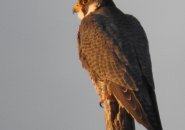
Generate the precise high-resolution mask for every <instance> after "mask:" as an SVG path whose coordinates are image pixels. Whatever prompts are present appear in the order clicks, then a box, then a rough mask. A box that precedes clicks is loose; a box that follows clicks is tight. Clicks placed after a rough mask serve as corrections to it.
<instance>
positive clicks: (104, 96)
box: [99, 82, 111, 107]
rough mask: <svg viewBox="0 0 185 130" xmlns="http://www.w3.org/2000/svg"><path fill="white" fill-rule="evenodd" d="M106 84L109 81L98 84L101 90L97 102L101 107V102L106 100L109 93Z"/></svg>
mask: <svg viewBox="0 0 185 130" xmlns="http://www.w3.org/2000/svg"><path fill="white" fill-rule="evenodd" d="M108 86H109V82H106V83H102V84H101V86H100V87H101V92H100V101H99V103H100V106H101V107H102V104H104V102H105V101H106V100H108V99H109V97H110V95H111V94H110V93H109V90H108Z"/></svg>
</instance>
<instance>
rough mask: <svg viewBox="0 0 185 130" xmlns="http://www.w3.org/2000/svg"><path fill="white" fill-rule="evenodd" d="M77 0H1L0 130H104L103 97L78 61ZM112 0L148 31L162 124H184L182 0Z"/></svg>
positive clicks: (180, 127)
mask: <svg viewBox="0 0 185 130" xmlns="http://www.w3.org/2000/svg"><path fill="white" fill-rule="evenodd" d="M74 3H75V0H66V1H65V0H0V130H105V128H104V118H103V110H102V109H101V108H100V107H99V105H98V97H97V96H96V93H95V90H94V87H93V86H92V84H91V81H90V79H89V78H88V76H87V73H86V72H85V71H84V70H83V69H82V67H81V64H80V62H79V60H78V52H77V42H76V33H77V30H78V25H79V22H80V21H79V20H78V19H77V17H76V16H75V15H73V14H72V7H73V4H74ZM115 3H116V5H117V6H118V7H119V8H120V9H121V10H122V11H124V12H126V13H130V14H133V15H134V16H136V17H137V18H138V19H139V21H140V22H141V23H142V25H143V27H144V28H145V30H146V33H147V35H148V39H149V41H150V52H151V57H152V63H153V72H154V78H155V84H156V93H157V98H158V104H159V109H160V114H161V119H162V123H163V127H164V130H174V129H176V130H184V129H185V123H184V121H185V112H184V111H185V8H184V5H185V2H184V0H175V1H173V0H162V1H161V0H155V1H149V0H115ZM137 127H138V130H144V128H143V127H141V126H137Z"/></svg>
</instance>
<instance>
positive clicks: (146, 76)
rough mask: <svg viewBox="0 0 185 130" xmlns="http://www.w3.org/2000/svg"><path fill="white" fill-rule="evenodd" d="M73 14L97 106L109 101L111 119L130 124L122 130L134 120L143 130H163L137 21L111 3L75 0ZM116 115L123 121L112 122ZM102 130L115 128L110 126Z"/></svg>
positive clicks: (145, 44) (110, 0)
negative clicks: (77, 25)
mask: <svg viewBox="0 0 185 130" xmlns="http://www.w3.org/2000/svg"><path fill="white" fill-rule="evenodd" d="M73 11H74V13H77V14H78V16H79V18H80V19H81V24H80V27H79V32H78V49H79V57H80V61H81V63H82V66H83V68H85V69H86V70H87V72H88V74H89V76H90V77H91V79H92V82H93V84H94V86H95V89H96V92H97V94H98V95H99V96H100V104H104V105H106V104H105V102H106V101H107V100H109V103H110V105H111V107H113V108H114V109H113V110H110V114H112V115H115V116H111V120H113V121H115V122H116V123H115V124H119V123H121V124H122V125H125V126H127V125H128V126H129V124H130V128H129V127H125V129H126V128H127V129H126V130H131V129H135V128H134V126H133V121H134V120H136V121H137V122H139V123H140V124H142V125H143V126H144V127H145V128H146V129H148V130H162V125H161V121H160V116H159V111H158V105H157V101H156V95H155V86H154V81H153V75H152V66H151V60H150V53H149V45H148V40H147V37H146V34H145V31H144V29H143V28H142V26H141V24H140V22H139V21H138V20H137V19H136V18H135V17H134V16H132V15H128V14H125V13H123V12H122V11H120V10H119V9H118V8H117V7H116V5H115V4H114V2H113V0H78V1H77V3H76V4H75V5H74V7H73ZM105 108H106V107H105ZM120 115H121V116H123V118H122V119H123V120H122V121H120V120H117V116H120ZM131 127H132V128H131ZM120 128H121V127H120ZM107 130H120V129H119V128H116V127H115V128H114V127H113V126H110V127H108V128H107Z"/></svg>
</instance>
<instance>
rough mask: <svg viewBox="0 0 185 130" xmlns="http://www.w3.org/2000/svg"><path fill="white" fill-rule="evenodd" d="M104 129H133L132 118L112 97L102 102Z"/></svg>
mask: <svg viewBox="0 0 185 130" xmlns="http://www.w3.org/2000/svg"><path fill="white" fill-rule="evenodd" d="M104 114H105V125H106V130H135V124H134V120H133V118H132V117H131V116H130V115H129V114H128V113H127V112H126V110H125V109H124V108H121V107H120V106H119V105H118V103H117V101H116V100H115V99H114V98H110V99H107V100H106V101H105V102H104Z"/></svg>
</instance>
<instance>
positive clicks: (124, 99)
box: [109, 84, 153, 130]
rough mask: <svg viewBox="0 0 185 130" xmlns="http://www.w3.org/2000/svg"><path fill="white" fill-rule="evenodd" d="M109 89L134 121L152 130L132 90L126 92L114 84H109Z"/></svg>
mask: <svg viewBox="0 0 185 130" xmlns="http://www.w3.org/2000/svg"><path fill="white" fill-rule="evenodd" d="M109 89H110V91H111V92H112V95H113V96H114V97H115V98H116V100H117V101H118V103H119V105H120V106H121V107H122V108H125V110H126V111H127V112H128V113H129V114H130V115H131V116H132V117H133V118H134V119H136V120H137V121H138V122H139V123H141V124H142V125H143V126H145V127H146V128H147V129H148V130H153V128H152V126H151V125H150V123H149V120H148V118H147V115H146V113H145V112H144V110H143V108H142V106H141V104H140V102H139V101H138V99H137V98H136V96H135V94H134V92H133V91H132V90H128V89H126V88H124V87H121V86H118V85H115V84H111V85H110V86H109Z"/></svg>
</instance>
